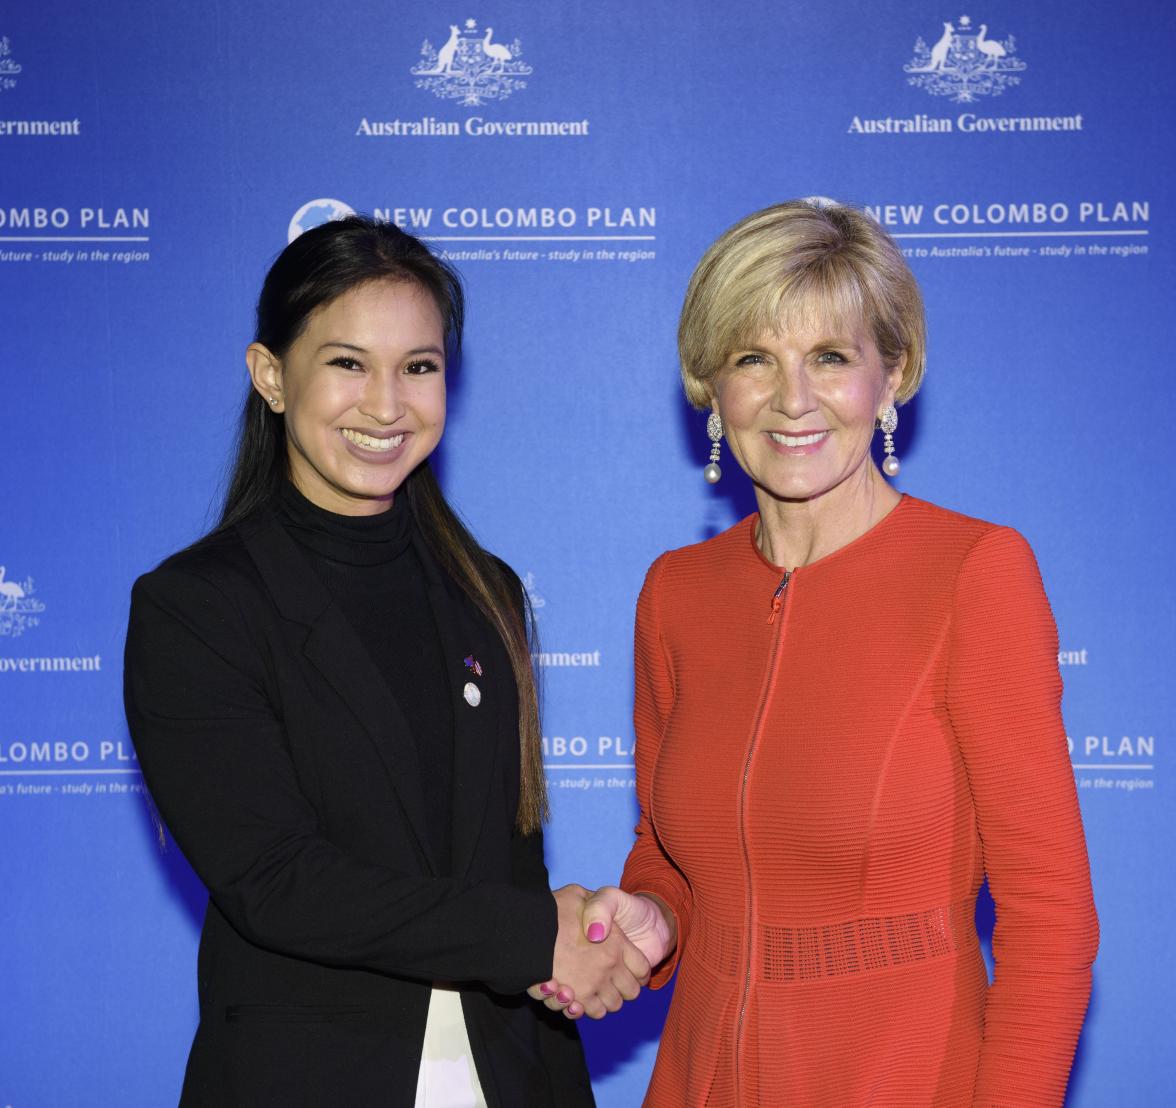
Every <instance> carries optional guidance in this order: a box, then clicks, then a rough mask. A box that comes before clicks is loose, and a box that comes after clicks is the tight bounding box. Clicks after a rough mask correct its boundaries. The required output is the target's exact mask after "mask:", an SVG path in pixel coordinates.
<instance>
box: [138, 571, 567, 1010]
mask: <svg viewBox="0 0 1176 1108" xmlns="http://www.w3.org/2000/svg"><path fill="white" fill-rule="evenodd" d="M124 681H125V690H124V692H125V700H126V709H127V721H128V723H129V725H130V730H131V735H132V738H133V739H134V743H135V749H136V752H137V753H138V756H139V760H140V763H141V766H142V770H143V775H144V778H145V780H146V782H147V786H148V788H149V789H150V790H151V794H152V797H153V798H154V800H155V803H156V804H157V805H158V808H159V811H160V813H161V814H162V815H163V818H164V820H165V821H166V822H167V824H168V827H169V828H170V829H171V831H172V833H173V835H174V836H175V839H176V842H177V843H178V844H179V846H180V848H181V849H182V850H183V852H184V854H185V855H186V857H187V858H188V860H189V861H190V862H191V864H192V867H193V869H194V870H195V871H196V873H197V874H198V875H199V877H200V879H201V880H202V881H203V882H204V884H205V886H206V887H207V888H208V891H209V896H210V897H211V898H212V900H213V902H214V903H215V904H216V906H217V907H218V908H219V909H220V911H221V912H222V913H223V914H224V915H225V917H226V918H227V919H228V920H229V921H230V922H231V923H232V924H233V926H234V927H235V928H236V929H237V930H238V931H239V932H240V933H241V934H242V935H243V936H245V937H246V938H247V939H248V940H249V941H250V942H253V943H255V944H256V945H258V946H261V947H264V948H265V949H267V950H272V951H276V952H278V953H281V954H286V955H289V956H292V957H296V958H303V959H306V960H307V961H312V962H317V963H320V964H323V965H330V966H346V967H362V968H365V969H370V970H376V971H380V972H384V973H389V974H395V975H397V976H405V977H414V978H420V979H422V980H426V981H430V980H442V981H446V980H449V981H454V980H480V981H483V982H485V983H486V984H487V985H489V986H490V987H491V988H494V989H497V990H498V991H501V992H514V991H522V990H523V989H525V988H526V987H527V986H528V985H530V984H531V983H532V982H534V981H543V980H545V979H546V978H547V977H549V976H550V974H551V961H552V956H553V951H554V947H555V935H556V911H555V902H554V901H553V900H552V897H551V895H550V893H549V892H548V891H547V890H546V889H545V888H544V889H539V888H538V881H537V877H538V872H537V871H535V872H534V873H531V874H528V878H529V880H531V881H534V884H533V885H530V887H522V886H519V885H515V884H511V883H507V882H480V883H464V882H460V881H456V880H452V879H448V878H439V877H431V876H427V875H422V874H420V873H419V872H404V871H400V870H398V869H395V868H393V867H390V866H385V865H377V864H373V863H372V862H371V861H370V860H366V859H363V858H360V857H357V856H355V855H352V854H350V853H348V852H347V851H346V850H344V849H343V848H341V847H340V846H338V845H337V844H336V843H334V842H333V841H332V840H330V839H329V838H327V837H326V836H325V835H324V834H323V832H322V829H321V827H320V821H319V818H318V813H317V811H316V809H315V807H314V805H313V803H312V802H311V800H310V799H309V798H308V796H307V794H306V792H305V791H304V789H303V787H302V782H300V780H299V778H298V774H297V771H296V769H295V766H294V763H293V762H292V760H291V759H290V757H289V754H288V753H287V748H286V741H285V729H284V725H283V722H282V719H281V712H280V707H279V706H278V705H276V704H275V703H274V702H273V700H272V698H271V696H270V695H269V694H268V693H267V688H268V687H270V685H271V683H270V682H269V681H268V680H267V676H266V672H265V665H264V662H263V655H262V652H261V650H260V649H259V648H258V647H257V646H256V645H255V643H254V640H253V638H252V637H251V634H250V629H249V627H248V625H247V621H246V620H245V618H244V617H243V615H242V614H241V613H240V612H239V611H238V610H237V608H236V606H235V605H234V604H233V602H232V601H231V600H229V599H228V598H227V597H226V596H225V595H224V594H223V593H222V592H221V590H220V589H219V588H218V587H216V586H215V585H213V584H211V583H210V582H207V581H205V580H203V579H202V578H200V577H198V576H195V575H193V574H189V573H186V572H181V571H175V570H162V571H156V572H155V573H153V574H150V575H148V577H145V578H142V579H140V581H139V582H138V583H137V584H136V586H135V590H134V593H133V595H132V601H131V617H130V626H129V629H128V633H127V644H126V665H125V671H124ZM538 841H539V842H541V840H538ZM538 849H542V848H541V846H539V848H538Z"/></svg>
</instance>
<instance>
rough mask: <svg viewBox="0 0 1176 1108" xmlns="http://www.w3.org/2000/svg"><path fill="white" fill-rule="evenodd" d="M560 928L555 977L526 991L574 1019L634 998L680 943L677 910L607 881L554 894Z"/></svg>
mask: <svg viewBox="0 0 1176 1108" xmlns="http://www.w3.org/2000/svg"><path fill="white" fill-rule="evenodd" d="M551 895H552V896H553V897H555V903H556V908H557V910H558V920H559V931H558V933H557V934H556V939H555V958H554V966H553V969H552V976H551V980H549V981H543V982H540V983H539V984H536V985H532V986H531V987H530V988H529V989H528V990H527V993H528V995H529V996H531V997H533V998H534V999H535V1000H538V1001H542V1002H543V1003H544V1004H545V1005H546V1006H547V1007H548V1008H550V1009H551V1010H552V1011H553V1012H563V1014H564V1015H565V1016H567V1017H568V1018H569V1019H579V1018H580V1017H581V1016H588V1017H589V1018H590V1019H594V1020H598V1019H603V1018H604V1016H605V1015H606V1014H607V1013H609V1012H615V1011H617V1010H618V1009H619V1008H620V1007H621V1005H622V1004H624V1002H625V1001H626V1000H633V999H635V998H636V996H637V994H638V993H639V992H640V991H641V987H642V986H643V985H645V984H647V983H648V981H649V977H650V974H651V973H652V972H653V970H654V969H655V968H656V967H657V966H658V965H659V964H660V963H661V962H663V961H664V960H665V959H666V958H667V957H668V956H669V954H670V953H671V952H672V951H673V949H674V947H675V946H676V945H677V934H676V927H675V922H674V916H673V913H672V912H670V910H669V909H668V908H667V907H666V906H665V905H664V904H663V903H662V902H661V901H660V900H658V899H657V898H656V897H653V896H649V895H646V894H643V893H638V894H636V895H634V894H631V893H627V892H624V891H623V890H622V889H618V888H614V887H613V886H612V885H605V886H604V887H603V888H600V889H597V890H596V892H594V893H590V892H589V891H588V890H587V889H585V888H584V887H583V886H581V885H565V886H564V887H563V888H562V889H557V890H556V891H555V892H554V893H552V894H551Z"/></svg>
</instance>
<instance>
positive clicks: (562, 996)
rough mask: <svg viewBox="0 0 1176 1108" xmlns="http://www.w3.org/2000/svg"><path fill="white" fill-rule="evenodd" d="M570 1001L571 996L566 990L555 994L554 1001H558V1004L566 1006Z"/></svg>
mask: <svg viewBox="0 0 1176 1108" xmlns="http://www.w3.org/2000/svg"><path fill="white" fill-rule="evenodd" d="M571 999H572V994H571V993H570V992H568V990H567V989H560V991H559V992H558V993H556V1000H558V1001H559V1002H560V1004H567V1003H568V1001H569V1000H571Z"/></svg>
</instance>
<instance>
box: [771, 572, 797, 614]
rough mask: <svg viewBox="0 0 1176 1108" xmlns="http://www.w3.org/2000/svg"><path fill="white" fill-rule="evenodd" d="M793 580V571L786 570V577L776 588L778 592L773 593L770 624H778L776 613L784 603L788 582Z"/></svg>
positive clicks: (781, 579) (782, 578)
mask: <svg viewBox="0 0 1176 1108" xmlns="http://www.w3.org/2000/svg"><path fill="white" fill-rule="evenodd" d="M791 580H792V570H790V569H786V570H785V571H784V576H783V577H781V578H780V584H778V585H777V586H776V591H775V592H774V593H772V614H771V615H769V616H768V622H769V623H775V622H776V613H777V612H778V611H779V610H780V605H781V604H783V603H784V590H785V589H787V588H788V582H789V581H791Z"/></svg>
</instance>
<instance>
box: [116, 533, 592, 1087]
mask: <svg viewBox="0 0 1176 1108" xmlns="http://www.w3.org/2000/svg"><path fill="white" fill-rule="evenodd" d="M414 541H416V543H417V550H418V553H419V554H420V555H421V560H422V562H423V564H424V566H425V573H426V576H427V577H428V579H429V599H430V602H431V604H432V607H433V612H434V615H435V617H436V621H437V628H438V632H439V635H440V641H441V645H442V650H443V654H444V658H445V664H446V667H447V673H448V677H449V684H450V693H451V695H452V698H453V700H452V703H453V717H454V794H453V795H454V802H453V828H452V842H453V866H452V872H451V875H449V876H441V875H439V874H438V873H437V870H436V867H435V864H434V860H433V858H432V857H431V853H430V848H429V844H428V840H427V833H426V818H425V808H424V799H423V794H422V789H421V780H420V770H419V768H418V765H417V757H416V752H415V747H414V741H413V738H412V734H411V732H410V730H409V726H408V723H407V722H406V720H405V717H404V715H403V713H402V712H401V710H400V708H399V707H398V705H397V703H396V699H395V696H394V681H395V678H394V677H393V678H392V679H391V682H392V685H391V691H390V684H389V678H387V677H386V676H385V675H384V674H382V673H381V672H380V671H379V670H377V668H376V666H375V664H374V663H373V662H372V660H371V659H370V657H369V656H368V654H367V652H366V650H365V648H364V646H363V644H362V642H361V641H360V640H359V637H358V636H357V635H356V633H355V632H354V631H353V630H352V628H351V626H350V625H349V624H348V623H347V621H346V620H345V619H344V617H343V615H342V613H341V612H340V610H339V608H338V607H337V606H336V605H335V604H334V603H333V602H332V600H331V597H330V595H329V593H328V592H327V591H326V589H325V587H324V586H323V585H322V583H321V582H320V581H319V579H318V577H317V576H316V574H315V572H314V570H313V569H312V567H311V566H310V564H309V562H308V561H307V559H306V557H305V555H303V553H302V552H301V550H300V549H299V548H298V546H297V545H296V544H295V542H294V541H293V540H292V539H291V538H290V536H289V535H288V534H287V533H286V531H285V530H284V529H283V528H282V526H281V524H280V523H279V522H278V521H277V519H276V518H275V517H274V515H273V514H272V513H271V512H270V511H268V510H262V511H260V512H258V513H257V514H256V515H254V516H252V517H250V518H249V519H248V520H246V521H245V522H244V523H242V524H240V525H239V526H237V527H234V528H231V529H229V530H228V531H226V532H224V533H221V534H218V535H214V536H212V537H210V538H208V539H206V540H204V541H202V542H200V543H198V544H197V545H196V546H195V547H193V548H191V549H189V550H186V551H184V552H182V553H180V554H177V555H175V556H173V557H172V558H170V559H169V560H168V561H166V562H164V563H163V565H161V566H160V567H159V568H158V569H156V570H155V571H153V572H152V573H149V574H146V575H145V576H144V577H141V578H140V579H139V580H138V582H136V584H135V588H134V592H133V594H132V600H131V616H130V627H129V630H128V634H127V646H126V669H125V697H126V708H127V720H128V722H129V724H130V730H131V735H132V737H133V739H134V743H135V748H136V751H137V752H138V756H139V760H140V763H141V765H142V769H143V775H144V777H145V779H146V782H147V785H148V788H149V789H150V790H151V794H152V796H153V797H154V799H155V802H156V804H157V805H158V807H159V810H160V812H161V814H162V816H163V818H164V820H165V822H166V823H167V825H168V827H169V828H170V829H171V831H172V833H173V835H174V836H175V839H176V842H177V843H178V844H179V846H180V848H181V849H182V850H183V852H184V854H185V855H186V856H187V858H188V860H189V861H190V862H191V864H192V867H193V869H195V871H196V873H197V874H199V876H200V878H201V880H202V881H203V882H204V883H205V885H206V886H207V887H208V890H209V905H208V910H207V914H206V916H205V921H204V929H203V932H202V934H201V940H200V954H199V961H198V979H199V993H200V1024H199V1027H198V1029H197V1032H196V1037H195V1040H194V1042H193V1044H192V1051H191V1055H190V1057H189V1059H188V1068H187V1072H186V1075H185V1079H184V1089H183V1094H182V1099H181V1104H182V1105H184V1106H192V1108H196V1106H200V1108H205V1106H207V1108H227V1106H236V1105H240V1106H250V1108H253V1106H257V1108H270V1106H274V1108H296V1106H306V1108H311V1106H313V1108H319V1106H324V1108H325V1106H330V1108H350V1106H357V1108H363V1106H366V1105H373V1106H374V1105H380V1106H388V1108H395V1106H399V1105H403V1106H405V1108H410V1106H411V1105H412V1104H413V1100H414V1094H415V1090H416V1082H417V1073H418V1070H419V1066H420V1055H421V1046H422V1042H423V1039H424V1029H425V1017H426V1013H427V1009H428V1004H429V991H430V988H431V983H432V982H433V981H446V982H457V983H459V984H460V987H461V999H462V1007H463V1010H464V1012H465V1019H466V1027H467V1029H468V1032H469V1038H470V1044H471V1047H472V1049H473V1052H474V1059H475V1064H476V1066H477V1070H478V1075H479V1078H480V1080H481V1083H482V1088H483V1090H484V1091H485V1094H486V1098H487V1101H488V1102H489V1104H490V1105H492V1106H501V1108H518V1106H531V1105H534V1106H536V1108H541V1106H546V1105H550V1106H552V1108H556V1106H558V1108H567V1106H574V1105H591V1104H592V1103H593V1101H592V1093H591V1091H590V1088H589V1085H588V1074H587V1070H586V1067H585V1064H584V1058H583V1053H582V1051H581V1048H580V1042H579V1037H578V1035H577V1034H576V1032H575V1029H574V1026H573V1025H572V1024H571V1023H570V1022H569V1021H568V1020H566V1019H564V1018H563V1017H562V1016H556V1015H552V1014H551V1013H549V1012H548V1011H547V1010H546V1009H545V1008H543V1007H541V1006H540V1005H537V1004H536V1003H535V1002H534V1001H532V1000H530V999H529V998H528V997H526V996H525V995H524V994H523V993H522V990H523V989H525V988H526V987H527V986H528V985H530V984H532V983H534V982H536V981H542V980H545V979H546V978H547V977H549V976H550V974H551V969H552V954H553V949H554V945H555V935H556V912H555V906H554V901H553V900H552V897H551V895H550V892H549V889H548V878H547V870H546V867H545V866H544V863H543V842H542V836H541V835H539V834H535V835H530V836H526V837H523V836H520V835H519V834H518V833H517V832H516V831H515V830H514V818H515V808H516V805H517V802H518V787H519V749H518V747H519V744H518V722H517V721H518V709H517V703H516V691H515V684H514V680H513V677H512V674H511V670H510V664H509V661H508V658H507V655H506V652H505V650H504V649H503V647H502V644H501V642H500V641H499V640H498V638H497V635H496V634H495V633H494V631H493V630H492V628H491V627H490V625H489V624H488V623H487V621H486V620H485V619H484V617H483V616H482V615H481V613H479V612H478V610H477V608H476V607H475V606H474V605H473V604H472V603H471V602H470V601H469V599H468V598H467V597H466V596H465V595H464V594H462V593H461V592H460V590H458V589H457V588H456V586H454V585H453V584H452V583H451V582H450V581H449V580H448V578H447V577H446V576H445V575H443V574H442V573H441V572H440V571H439V570H438V568H437V566H436V564H435V562H434V561H433V559H432V557H431V556H430V555H429V552H428V551H427V549H425V547H424V544H423V542H421V541H419V539H416V540H414ZM469 654H473V655H474V656H475V657H476V658H477V659H478V660H479V661H480V662H481V664H482V668H483V673H482V676H481V677H476V676H474V675H473V674H471V673H470V672H469V671H468V670H467V669H466V667H465V665H464V663H463V659H464V658H465V657H466V656H467V655H469ZM468 680H472V681H474V682H475V683H476V684H477V685H478V686H479V688H480V691H481V694H482V699H481V703H480V704H479V705H478V706H477V707H473V706H471V705H470V704H469V703H467V702H466V700H465V699H464V697H463V688H464V686H465V684H466V682H467V681H468Z"/></svg>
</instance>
